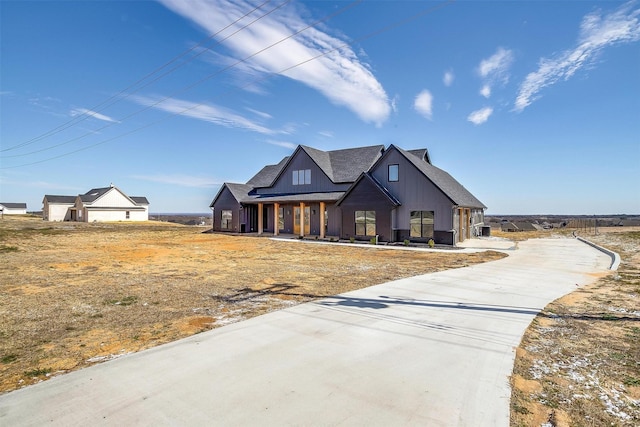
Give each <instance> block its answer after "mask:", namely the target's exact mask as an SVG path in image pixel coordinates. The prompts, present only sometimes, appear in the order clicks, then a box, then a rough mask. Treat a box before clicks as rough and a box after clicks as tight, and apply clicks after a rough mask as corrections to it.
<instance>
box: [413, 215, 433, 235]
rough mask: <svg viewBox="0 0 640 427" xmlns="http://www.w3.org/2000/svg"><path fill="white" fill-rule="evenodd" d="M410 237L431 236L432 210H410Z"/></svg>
mask: <svg viewBox="0 0 640 427" xmlns="http://www.w3.org/2000/svg"><path fill="white" fill-rule="evenodd" d="M409 225H410V228H411V231H410V233H409V235H410V236H411V237H422V238H429V239H431V238H433V211H411V218H410V220H409Z"/></svg>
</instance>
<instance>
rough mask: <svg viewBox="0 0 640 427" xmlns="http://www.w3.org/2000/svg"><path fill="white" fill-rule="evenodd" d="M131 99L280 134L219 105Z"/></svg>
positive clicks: (151, 105)
mask: <svg viewBox="0 0 640 427" xmlns="http://www.w3.org/2000/svg"><path fill="white" fill-rule="evenodd" d="M131 99H132V100H133V101H135V102H137V103H138V104H141V105H145V106H150V107H153V108H156V109H158V110H162V111H166V112H168V113H173V114H180V115H181V116H186V117H191V118H194V119H198V120H203V121H205V122H210V123H214V124H216V125H220V126H224V127H227V128H238V129H246V130H250V131H253V132H258V133H261V134H264V135H272V134H276V133H279V132H278V131H274V130H272V129H269V128H267V127H264V126H262V125H261V124H260V123H257V122H255V121H252V120H249V119H247V118H246V117H243V116H241V115H239V114H237V113H235V112H233V111H231V110H229V109H227V108H224V107H220V106H217V105H212V104H206V103H197V102H191V101H185V100H181V99H174V98H168V99H164V98H162V97H159V96H158V97H150V96H132V97H131Z"/></svg>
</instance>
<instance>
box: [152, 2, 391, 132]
mask: <svg viewBox="0 0 640 427" xmlns="http://www.w3.org/2000/svg"><path fill="white" fill-rule="evenodd" d="M161 2H162V3H163V4H164V5H165V6H166V7H167V8H169V9H170V10H172V11H174V12H175V13H178V14H180V15H182V16H184V17H185V18H187V19H189V20H191V21H193V22H194V23H196V24H197V25H199V26H200V27H202V28H203V29H204V30H205V31H206V32H207V33H211V34H212V33H215V32H218V31H219V30H220V29H221V28H225V27H226V26H228V25H229V24H231V23H232V22H233V21H234V20H236V19H238V18H239V17H241V16H243V15H244V14H246V13H247V12H249V11H250V10H252V9H253V8H254V7H255V6H254V5H253V4H252V3H250V2H249V1H247V0H242V1H232V0H193V1H183V0H161ZM270 7H271V6H267V8H266V10H268V8H270ZM302 8H303V6H302V5H300V4H293V5H287V6H285V7H283V8H281V9H279V10H278V11H276V12H274V13H272V14H271V15H268V16H266V17H264V18H262V19H260V20H258V21H255V22H253V23H252V24H251V25H250V26H249V27H248V28H246V29H244V30H242V31H240V32H238V33H237V34H234V35H233V36H231V37H229V38H227V39H225V40H224V41H223V42H222V43H224V45H225V47H226V48H228V49H229V52H230V53H229V54H230V55H231V56H232V57H234V58H236V60H241V59H242V60H244V59H245V58H247V60H246V61H244V62H243V65H244V66H249V67H251V68H253V70H254V71H255V72H259V73H265V72H266V73H276V74H280V75H283V76H286V77H288V78H290V79H293V80H296V81H298V82H300V83H302V84H305V85H307V86H309V87H311V88H313V89H315V90H317V91H319V92H320V93H322V94H323V95H324V96H325V97H326V98H327V99H329V100H330V101H331V102H332V103H334V104H336V105H339V106H343V107H346V108H348V109H349V110H351V111H352V112H354V113H355V114H356V115H357V116H358V117H360V118H361V119H362V120H363V121H365V122H369V123H375V124H376V125H381V124H382V123H383V122H384V121H385V120H386V119H387V118H388V117H389V114H390V112H391V107H390V102H389V99H388V96H387V94H386V92H385V91H384V89H383V87H382V85H381V84H380V83H379V82H378V80H377V79H376V78H375V76H374V75H373V73H372V72H371V70H370V68H369V66H368V64H366V63H364V62H362V61H361V60H360V59H359V57H358V56H357V55H356V53H355V52H354V51H353V50H352V49H351V48H350V47H349V46H347V45H346V43H345V41H344V40H342V39H341V38H339V37H336V36H333V35H330V34H329V33H327V32H326V31H322V30H320V29H318V28H316V27H313V28H309V29H306V30H305V31H303V32H301V33H300V34H297V35H296V36H295V37H292V38H288V39H287V37H290V36H291V35H293V34H294V33H296V32H298V31H300V30H302V29H304V28H305V27H306V26H308V25H309V23H310V20H309V19H308V18H307V16H309V13H308V12H307V11H304V10H302ZM264 13H265V10H260V11H258V12H255V13H254V14H253V15H252V16H251V17H249V18H246V19H244V20H243V21H242V22H240V23H238V24H235V25H233V26H232V27H231V28H229V29H228V30H227V31H226V32H225V33H224V34H222V35H221V37H224V36H227V35H230V34H231V33H232V32H234V31H237V30H238V29H239V28H240V27H242V26H244V25H247V24H248V23H249V22H252V21H253V20H254V19H255V18H256V17H258V16H260V15H263V14H264ZM285 39H286V40H285ZM278 42H280V43H278ZM275 43H278V44H276V45H275V46H273V47H270V48H268V49H267V50H266V51H264V52H261V51H262V50H264V49H266V48H267V47H269V46H271V45H274V44H275ZM257 52H261V53H258V54H256V53H257ZM316 57H317V58H316ZM312 58H316V59H313V60H311V59H312ZM305 61H309V62H305ZM303 63H304V64H303ZM298 64H302V65H300V66H298Z"/></svg>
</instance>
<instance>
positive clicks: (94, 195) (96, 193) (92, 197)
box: [80, 187, 113, 203]
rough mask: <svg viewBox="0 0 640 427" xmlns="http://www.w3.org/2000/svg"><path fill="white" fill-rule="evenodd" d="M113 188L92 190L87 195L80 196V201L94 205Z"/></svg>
mask: <svg viewBox="0 0 640 427" xmlns="http://www.w3.org/2000/svg"><path fill="white" fill-rule="evenodd" d="M112 188H113V187H103V188H92V189H91V190H89V191H87V192H86V193H84V194H80V200H82V202H83V203H93V202H95V201H96V200H97V199H98V198H100V196H102V195H104V194H105V193H106V192H107V191H109V190H111V189H112Z"/></svg>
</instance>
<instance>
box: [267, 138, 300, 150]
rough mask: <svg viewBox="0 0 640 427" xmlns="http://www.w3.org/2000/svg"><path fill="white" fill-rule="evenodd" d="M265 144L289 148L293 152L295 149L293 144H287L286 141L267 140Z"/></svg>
mask: <svg viewBox="0 0 640 427" xmlns="http://www.w3.org/2000/svg"><path fill="white" fill-rule="evenodd" d="M267 143H268V144H271V145H276V146H278V147H284V148H289V149H291V150H295V148H296V147H297V145H296V144H294V143H293V142H288V141H276V140H273V139H269V140H267Z"/></svg>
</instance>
